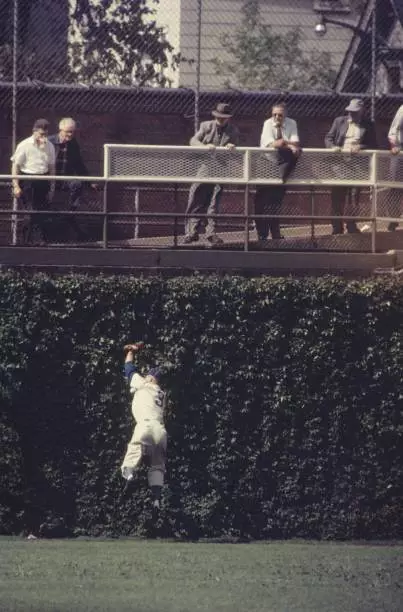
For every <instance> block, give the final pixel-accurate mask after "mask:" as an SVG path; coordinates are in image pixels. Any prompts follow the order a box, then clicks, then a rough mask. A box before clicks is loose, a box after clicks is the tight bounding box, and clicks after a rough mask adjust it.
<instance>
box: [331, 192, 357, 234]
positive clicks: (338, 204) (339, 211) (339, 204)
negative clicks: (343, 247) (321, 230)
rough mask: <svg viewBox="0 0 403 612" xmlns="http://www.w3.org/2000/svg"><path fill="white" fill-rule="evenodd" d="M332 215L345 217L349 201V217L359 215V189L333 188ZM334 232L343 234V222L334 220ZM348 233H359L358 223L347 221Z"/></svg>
mask: <svg viewBox="0 0 403 612" xmlns="http://www.w3.org/2000/svg"><path fill="white" fill-rule="evenodd" d="M331 198H332V215H335V216H337V217H343V215H344V208H345V206H346V200H348V209H349V210H348V215H349V216H352V215H358V214H359V212H360V211H359V201H360V189H359V187H332V192H331ZM332 226H333V231H334V232H338V233H342V232H343V220H342V219H341V218H340V219H332ZM346 227H347V231H348V232H356V231H357V223H356V222H355V221H354V220H350V221H346Z"/></svg>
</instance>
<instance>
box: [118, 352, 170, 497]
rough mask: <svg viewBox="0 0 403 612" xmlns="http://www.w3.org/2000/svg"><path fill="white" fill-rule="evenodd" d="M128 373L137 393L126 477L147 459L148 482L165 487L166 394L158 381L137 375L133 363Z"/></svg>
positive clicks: (123, 474)
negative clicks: (134, 422) (148, 464)
mask: <svg viewBox="0 0 403 612" xmlns="http://www.w3.org/2000/svg"><path fill="white" fill-rule="evenodd" d="M130 365H131V368H130V366H129V370H126V376H127V378H128V379H129V381H130V391H131V393H133V394H134V396H133V401H132V414H133V417H134V420H135V421H136V425H135V428H134V432H133V436H132V439H131V440H130V442H129V444H128V446H127V451H126V455H125V458H124V460H123V464H122V468H121V469H122V476H123V478H126V479H128V478H130V477H131V475H132V474H133V472H134V471H135V470H136V468H138V467H139V465H140V463H141V460H142V458H143V457H147V458H148V459H149V461H150V466H149V470H148V483H149V485H150V486H159V487H162V485H163V484H164V473H165V456H166V447H167V432H166V429H165V427H164V420H163V419H164V409H165V403H166V395H165V392H164V391H162V389H161V388H160V387H159V385H158V384H157V383H156V382H154V381H152V382H151V381H150V380H147V379H146V378H144V377H143V376H141V375H140V374H138V373H137V372H136V367H135V366H134V365H132V364H130Z"/></svg>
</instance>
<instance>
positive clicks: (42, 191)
mask: <svg viewBox="0 0 403 612" xmlns="http://www.w3.org/2000/svg"><path fill="white" fill-rule="evenodd" d="M48 131H49V122H48V121H47V120H46V119H37V120H36V121H35V123H34V126H33V129H32V136H29V137H28V138H25V140H22V141H21V142H20V143H19V144H18V145H17V147H16V149H15V152H14V155H13V156H12V158H11V161H12V167H11V174H12V175H13V176H17V175H20V176H31V177H36V176H46V175H53V176H54V175H55V163H56V155H55V148H54V146H53V144H52V143H50V142H49V140H48ZM54 189H55V184H54V181H52V182H51V181H49V180H44V179H37V180H27V179H26V180H19V179H18V178H16V179H13V195H14V197H15V198H17V199H18V200H19V201H20V202H21V203H22V206H23V207H24V208H27V207H28V206H31V207H32V210H34V211H35V210H36V211H43V210H47V209H48V207H49V201H50V200H51V199H52V198H53V193H54ZM35 228H37V229H38V230H39V233H40V237H39V243H40V244H42V243H44V242H46V241H47V238H48V220H47V218H46V215H40V214H35V213H33V214H32V215H31V216H30V220H29V223H28V226H27V227H26V228H25V229H24V231H23V235H24V242H31V241H32V240H33V237H34V230H35Z"/></svg>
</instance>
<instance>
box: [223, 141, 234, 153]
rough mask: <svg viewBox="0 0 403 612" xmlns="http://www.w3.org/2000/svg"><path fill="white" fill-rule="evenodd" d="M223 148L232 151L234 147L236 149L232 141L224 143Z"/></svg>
mask: <svg viewBox="0 0 403 612" xmlns="http://www.w3.org/2000/svg"><path fill="white" fill-rule="evenodd" d="M225 148H226V149H228V151H233V150H234V149H236V146H235V145H234V144H233V143H232V142H228V143H227V144H226V145H225Z"/></svg>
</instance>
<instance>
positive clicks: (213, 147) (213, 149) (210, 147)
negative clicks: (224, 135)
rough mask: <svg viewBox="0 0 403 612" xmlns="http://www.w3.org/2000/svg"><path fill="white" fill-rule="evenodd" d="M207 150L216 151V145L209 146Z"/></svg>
mask: <svg viewBox="0 0 403 612" xmlns="http://www.w3.org/2000/svg"><path fill="white" fill-rule="evenodd" d="M207 148H208V149H210V151H215V150H216V146H215V145H214V144H208V145H207Z"/></svg>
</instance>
